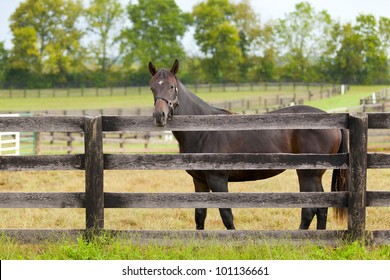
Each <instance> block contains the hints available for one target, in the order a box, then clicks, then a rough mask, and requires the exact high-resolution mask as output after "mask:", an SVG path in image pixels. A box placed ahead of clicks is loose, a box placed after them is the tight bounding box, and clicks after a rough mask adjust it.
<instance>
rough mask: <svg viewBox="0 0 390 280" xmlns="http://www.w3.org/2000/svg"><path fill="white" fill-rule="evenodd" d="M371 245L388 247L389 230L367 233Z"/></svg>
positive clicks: (389, 239) (389, 241) (389, 240)
mask: <svg viewBox="0 0 390 280" xmlns="http://www.w3.org/2000/svg"><path fill="white" fill-rule="evenodd" d="M368 233H369V237H370V240H371V244H372V245H390V230H374V231H369V232H368Z"/></svg>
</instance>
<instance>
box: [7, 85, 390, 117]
mask: <svg viewBox="0 0 390 280" xmlns="http://www.w3.org/2000/svg"><path fill="white" fill-rule="evenodd" d="M383 88H386V86H354V85H353V86H351V89H350V91H348V92H347V94H345V95H342V96H335V97H332V98H329V99H323V100H314V101H310V102H307V103H306V104H307V105H311V106H315V107H318V108H321V109H324V110H329V109H336V108H341V107H349V106H357V105H359V101H360V99H361V98H364V97H367V96H369V95H370V94H371V93H372V92H375V91H377V90H380V89H383ZM311 90H313V92H314V91H316V90H319V87H318V88H311ZM296 92H306V88H305V87H304V88H296ZM289 94H290V95H292V94H293V88H292V87H291V88H288V87H286V88H283V89H282V90H281V91H279V90H278V89H277V88H270V89H268V90H267V91H265V90H264V89H263V88H258V89H255V90H253V91H251V90H250V89H247V88H242V89H241V91H236V90H228V91H222V89H220V91H215V92H204V91H203V92H199V93H197V95H198V96H199V97H200V98H202V99H204V100H205V101H207V102H215V101H223V100H240V99H246V98H254V97H260V96H262V97H270V96H275V95H289ZM0 101H1V106H0V110H1V111H32V110H82V109H107V108H137V107H151V106H153V99H152V95H151V93H149V92H147V91H145V90H144V91H143V92H142V93H141V94H138V93H130V94H129V95H127V96H124V95H114V96H109V95H105V96H98V97H96V96H84V97H81V96H73V97H55V98H53V97H44V98H38V97H29V98H1V100H0Z"/></svg>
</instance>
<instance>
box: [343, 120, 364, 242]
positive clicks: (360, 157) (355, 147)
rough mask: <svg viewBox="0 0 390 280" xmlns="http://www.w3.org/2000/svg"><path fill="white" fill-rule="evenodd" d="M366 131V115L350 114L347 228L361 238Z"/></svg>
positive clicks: (353, 235)
mask: <svg viewBox="0 0 390 280" xmlns="http://www.w3.org/2000/svg"><path fill="white" fill-rule="evenodd" d="M367 133H368V117H367V115H366V114H353V115H350V117H349V147H350V155H349V178H350V179H349V180H350V181H349V201H348V230H349V231H350V233H351V237H352V239H361V238H363V237H364V231H365V227H366V181H367Z"/></svg>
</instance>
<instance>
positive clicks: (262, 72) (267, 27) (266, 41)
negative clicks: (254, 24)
mask: <svg viewBox="0 0 390 280" xmlns="http://www.w3.org/2000/svg"><path fill="white" fill-rule="evenodd" d="M275 35H276V34H275V28H274V24H273V23H272V22H269V23H266V24H264V25H263V26H262V27H261V29H260V34H259V36H258V37H257V39H256V41H255V45H254V50H255V55H253V57H252V59H251V60H252V61H253V63H254V65H253V68H252V71H251V73H250V77H251V80H253V81H255V82H259V81H265V82H266V81H275V80H277V79H278V73H277V70H278V67H277V63H278V52H279V49H278V46H277V42H276V38H275Z"/></svg>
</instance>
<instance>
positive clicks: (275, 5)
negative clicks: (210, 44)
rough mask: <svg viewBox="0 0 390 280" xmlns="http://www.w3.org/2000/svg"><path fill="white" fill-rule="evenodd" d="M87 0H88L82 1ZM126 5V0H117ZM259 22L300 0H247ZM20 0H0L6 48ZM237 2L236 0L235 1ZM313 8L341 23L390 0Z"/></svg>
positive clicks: (328, 1)
mask: <svg viewBox="0 0 390 280" xmlns="http://www.w3.org/2000/svg"><path fill="white" fill-rule="evenodd" d="M84 1H85V2H88V0H84ZM120 1H121V2H122V3H124V4H127V3H128V2H129V0H120ZM249 1H250V3H251V5H252V7H253V9H254V11H255V12H256V13H257V14H259V16H260V19H261V21H262V22H263V23H264V22H267V21H269V20H271V19H278V18H283V17H285V15H286V14H288V13H290V12H292V11H293V10H294V7H295V4H297V3H300V2H303V1H304V0H249ZM20 2H23V0H0V41H5V46H6V48H8V49H9V48H11V46H12V45H11V38H12V34H11V31H10V30H9V27H8V26H9V22H8V20H9V17H10V16H11V14H12V13H13V12H14V11H15V9H16V8H17V7H18V5H19V3H20ZM199 2H200V0H176V3H177V5H178V6H179V7H180V8H181V9H182V10H183V11H185V12H190V11H192V7H193V6H194V5H195V4H197V3H199ZM235 2H237V0H235ZM306 2H309V3H310V4H311V5H312V6H313V7H314V9H315V10H316V11H321V10H327V11H328V13H329V14H330V15H331V16H332V18H333V19H336V20H340V21H341V22H347V21H353V20H354V19H355V18H356V16H358V15H359V14H362V13H364V14H373V15H375V16H377V17H380V16H384V17H390V0H306ZM191 37H192V36H191V34H187V35H186V38H184V40H183V42H184V47H185V48H186V49H188V46H186V44H189V43H190V41H191Z"/></svg>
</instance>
